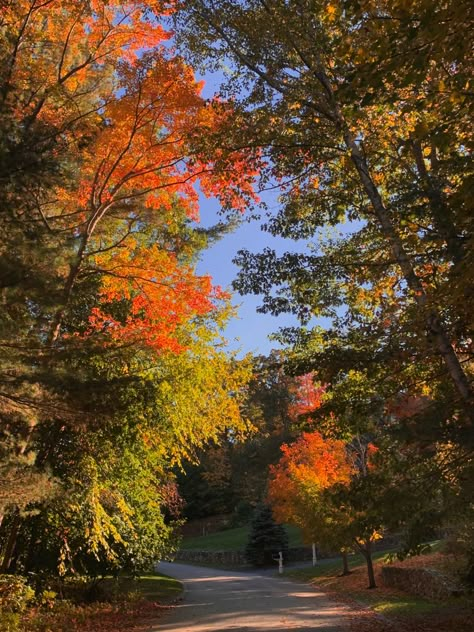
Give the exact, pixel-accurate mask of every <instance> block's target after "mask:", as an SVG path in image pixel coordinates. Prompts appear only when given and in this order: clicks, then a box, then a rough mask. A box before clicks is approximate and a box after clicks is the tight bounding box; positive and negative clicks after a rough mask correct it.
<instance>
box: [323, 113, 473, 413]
mask: <svg viewBox="0 0 474 632" xmlns="http://www.w3.org/2000/svg"><path fill="white" fill-rule="evenodd" d="M335 107H336V113H335V116H336V118H337V123H338V126H339V127H340V129H341V132H342V133H343V136H344V141H345V143H346V145H347V148H348V149H349V150H350V152H351V159H352V162H353V163H354V166H355V168H356V171H357V173H358V175H359V179H360V181H361V183H362V186H363V188H364V190H365V192H366V194H367V196H368V198H369V200H370V202H371V204H372V208H373V210H374V213H375V216H376V217H377V219H378V221H379V224H380V227H381V229H382V232H383V234H384V235H385V237H386V239H387V240H388V242H389V244H390V249H391V251H392V254H393V256H394V258H395V260H396V261H397V263H398V265H399V266H400V268H401V270H402V274H403V277H404V279H405V281H406V282H407V285H408V287H409V288H410V290H412V292H413V294H414V297H415V301H416V302H417V304H418V306H419V307H420V309H421V310H422V312H423V314H424V317H425V322H426V326H427V329H428V331H429V332H430V334H431V336H432V338H433V341H434V342H435V344H436V346H437V348H438V351H439V353H440V355H441V356H442V358H443V360H444V363H445V365H446V367H447V369H448V373H449V375H450V377H451V379H452V381H453V383H454V385H455V387H456V390H457V391H458V393H459V395H460V397H461V400H462V401H463V402H464V404H465V408H466V411H467V414H468V415H469V417H470V419H471V421H474V412H473V411H474V396H473V393H472V389H471V385H470V382H469V379H468V377H467V375H466V373H465V372H464V370H463V367H462V365H461V363H460V361H459V358H458V357H457V355H456V352H455V351H454V348H453V345H452V344H451V340H450V339H449V336H448V334H447V332H446V331H445V329H444V326H443V324H442V322H441V320H440V318H439V316H438V314H437V313H436V312H435V311H434V310H433V309H432V308H431V307H430V306H429V305H428V297H427V295H426V292H425V290H424V287H423V285H422V283H421V280H420V279H419V277H418V276H417V274H416V272H415V269H414V267H413V264H412V261H411V259H410V257H409V255H408V254H407V252H406V251H405V248H404V246H403V243H402V240H401V239H400V236H399V235H398V234H397V232H396V230H395V227H394V226H393V224H392V221H391V218H390V213H389V211H388V210H387V209H386V207H385V205H384V203H383V200H382V197H381V195H380V193H379V191H378V189H377V186H376V185H375V183H374V181H373V179H372V177H371V174H370V169H369V166H368V164H367V160H366V158H365V156H364V154H363V153H362V151H361V149H360V147H359V145H358V144H357V141H356V138H355V136H354V134H353V133H352V132H351V131H350V130H349V127H348V125H347V123H346V122H345V120H344V118H343V117H342V114H341V113H340V111H339V109H338V108H337V106H335Z"/></svg>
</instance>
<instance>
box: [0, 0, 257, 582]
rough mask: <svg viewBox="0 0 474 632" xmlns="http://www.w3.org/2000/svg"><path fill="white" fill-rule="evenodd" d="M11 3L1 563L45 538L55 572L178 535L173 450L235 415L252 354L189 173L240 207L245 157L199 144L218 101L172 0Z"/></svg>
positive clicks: (5, 108)
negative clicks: (201, 272)
mask: <svg viewBox="0 0 474 632" xmlns="http://www.w3.org/2000/svg"><path fill="white" fill-rule="evenodd" d="M1 4H2V14H1V18H0V39H1V51H0V56H1V60H0V61H1V63H0V67H1V71H0V112H1V117H0V121H1V122H0V125H1V132H2V134H1V137H2V140H1V143H0V162H1V166H2V173H1V181H0V200H1V206H2V213H1V216H0V230H1V234H2V239H1V246H0V283H1V287H2V304H3V306H4V310H2V315H1V317H0V318H1V320H0V344H1V346H2V349H3V350H4V351H3V352H2V359H1V360H0V368H1V372H2V377H1V380H2V389H1V393H0V410H1V413H2V420H1V427H0V431H1V435H2V437H1V438H2V442H3V447H2V452H1V455H2V468H1V471H2V473H5V476H6V479H7V481H8V480H11V479H12V472H13V473H15V472H16V473H17V474H19V476H18V477H17V478H18V481H17V484H16V486H15V489H12V490H10V493H9V495H8V496H7V497H5V495H2V499H5V502H4V506H5V509H6V510H7V512H8V516H7V517H6V519H5V522H4V523H3V526H2V532H1V533H0V538H1V541H2V545H3V562H2V565H3V568H4V569H8V568H10V569H12V568H14V566H15V564H16V563H17V562H18V560H21V563H23V564H26V565H28V564H30V562H27V561H25V560H28V559H29V558H28V555H29V553H31V551H32V550H34V548H35V547H36V546H39V544H38V542H39V541H40V543H41V546H43V547H44V549H45V550H47V549H48V544H51V551H54V552H55V553H54V555H53V558H54V563H55V564H56V566H57V564H58V563H60V568H61V569H62V570H64V569H66V568H67V569H69V570H70V569H71V568H74V566H75V565H77V564H78V561H77V560H78V556H79V557H81V556H83V558H88V559H90V558H91V557H92V558H95V559H97V560H101V561H104V560H107V561H108V562H111V561H113V560H114V559H116V560H122V562H123V561H124V559H125V557H127V555H128V557H129V558H130V556H131V557H135V558H136V559H139V558H140V556H141V555H142V553H143V552H144V551H145V548H146V547H147V546H148V548H149V555H153V551H155V553H156V550H155V549H153V547H152V546H151V539H152V534H153V533H154V532H155V533H156V532H159V533H161V534H162V537H161V536H158V537H157V546H162V545H166V544H165V543H166V542H167V541H169V537H168V536H169V535H170V534H171V529H169V528H168V527H167V525H166V524H165V515H166V511H167V509H166V503H167V492H166V493H165V492H164V491H161V490H169V489H171V488H170V487H169V486H170V485H172V482H173V480H172V475H171V474H170V473H169V469H170V468H171V467H172V465H173V464H174V463H176V462H179V460H180V459H182V458H183V457H184V455H188V454H189V453H190V452H192V451H193V450H195V449H197V448H198V447H200V446H202V445H203V444H204V443H205V442H206V441H207V440H208V439H211V438H217V436H218V435H219V433H220V431H221V429H222V427H223V426H224V425H226V426H233V425H234V426H235V427H236V431H238V429H239V428H243V423H242V421H241V418H240V413H239V401H240V392H241V389H242V387H243V384H244V383H245V380H246V369H245V368H244V365H243V364H240V365H239V366H237V365H236V364H235V363H234V362H233V361H232V360H229V359H228V358H227V357H226V356H225V354H224V353H223V352H222V351H220V350H219V349H218V345H219V344H220V342H219V340H220V339H219V335H218V332H219V330H220V328H221V325H222V323H223V322H224V321H225V319H226V318H227V316H228V314H229V308H228V306H227V304H226V301H227V295H226V294H225V293H224V292H222V290H220V289H219V288H217V287H213V285H212V281H211V279H210V278H209V277H207V276H198V275H197V274H196V272H195V264H196V261H197V258H198V256H199V252H200V251H201V250H202V249H203V248H204V247H206V243H207V234H206V231H202V230H201V231H198V230H196V228H195V223H196V221H197V220H198V215H199V212H198V205H197V197H198V194H197V191H196V188H195V187H196V186H197V183H198V181H199V182H200V186H201V189H202V190H203V191H204V192H205V193H206V194H209V195H210V194H214V193H217V192H219V191H220V192H222V201H223V204H227V205H231V204H232V205H233V206H234V207H235V208H236V209H237V208H239V206H241V205H242V204H243V203H244V200H245V199H246V197H249V196H250V197H251V196H252V195H253V191H252V179H253V172H252V167H251V165H250V163H246V164H244V163H243V162H242V161H239V156H238V152H236V162H235V164H234V168H233V169H232V170H230V169H227V170H225V169H224V168H223V167H222V168H221V166H220V165H219V160H218V153H216V155H215V156H214V159H213V158H212V157H211V156H210V155H206V156H201V155H199V154H198V153H197V152H196V151H195V150H194V149H193V148H192V139H193V137H194V136H196V135H199V134H200V133H204V132H205V130H208V129H212V128H213V127H214V126H215V125H218V124H219V117H218V116H216V115H215V112H214V111H213V110H212V108H210V107H208V106H207V104H206V103H205V101H204V100H203V99H202V98H201V96H200V91H201V87H202V86H201V84H200V83H199V82H197V81H196V80H195V78H194V74H193V72H192V70H191V69H190V68H189V66H188V65H186V63H185V62H184V61H183V60H182V59H181V58H180V57H179V56H177V55H176V54H175V53H174V51H173V50H172V49H171V48H170V46H169V42H168V40H169V34H168V33H167V32H166V31H165V30H164V28H163V26H162V20H161V17H160V16H162V13H160V12H166V11H167V9H166V6H165V4H166V3H160V2H157V3H154V4H153V11H152V10H151V7H150V5H149V3H144V2H139V1H137V2H130V3H127V4H126V5H123V4H122V3H120V2H116V1H115V0H110V1H106V0H97V1H96V0H94V1H93V2H88V1H87V2H86V1H84V2H82V1H81V2H72V1H69V0H47V1H46V2H44V1H39V0H22V1H21V2H9V1H6V2H2V3H1ZM247 168H248V170H247ZM211 232H212V234H214V233H215V232H216V230H213V231H211ZM217 232H218V231H217ZM217 376H218V379H217ZM112 437H113V438H114V441H115V443H116V446H114V448H112V444H111V438H112ZM120 464H123V465H124V470H121V469H120ZM125 464H126V467H125ZM28 468H30V469H29V471H26V470H28ZM52 482H54V484H55V487H54V489H53V486H52V484H51V483H52ZM21 488H22V489H21ZM62 490H66V491H67V492H68V493H66V494H64V493H61V494H60V495H59V496H54V494H53V492H56V493H57V492H59V491H62ZM168 495H169V494H168ZM46 496H50V497H51V496H53V497H52V498H50V502H49V503H43V500H44V499H45V497H46ZM35 502H36V505H34V503H35ZM32 503H33V504H32ZM26 505H30V508H32V509H34V513H35V514H36V515H35V516H32V515H31V514H30V513H28V512H27V513H24V512H23V510H24V509H25V506H26ZM38 512H39V514H38ZM81 512H82V513H81ZM68 522H70V525H71V530H70V531H68V527H67V523H68ZM33 523H34V526H33ZM28 534H29V535H28ZM53 542H54V544H53ZM137 542H142V545H141V546H142V547H144V548H142V549H141V552H140V554H138V553H137V551H135V553H137V554H136V555H135V553H134V554H133V555H132V552H133V551H134V550H135V549H134V546H135V545H136V543H137ZM121 547H122V549H121ZM120 549H121V553H120ZM126 551H128V552H129V554H126V553H125V552H126ZM81 559H82V558H81Z"/></svg>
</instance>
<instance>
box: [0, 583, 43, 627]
mask: <svg viewBox="0 0 474 632" xmlns="http://www.w3.org/2000/svg"><path fill="white" fill-rule="evenodd" d="M34 596H35V592H34V590H33V589H32V588H30V586H28V584H27V583H26V579H25V578H24V577H19V576H17V575H0V612H1V613H7V612H10V613H18V612H23V611H24V610H25V608H26V606H27V605H28V602H30V601H31V600H32V599H33V597H34ZM2 629H3V628H2Z"/></svg>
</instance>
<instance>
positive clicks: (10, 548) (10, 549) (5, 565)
mask: <svg viewBox="0 0 474 632" xmlns="http://www.w3.org/2000/svg"><path fill="white" fill-rule="evenodd" d="M20 524H21V518H20V512H19V511H17V512H16V514H15V515H14V516H13V520H12V523H11V525H10V533H9V534H8V539H7V543H6V545H5V550H4V553H3V559H2V563H1V564H0V572H1V573H7V572H8V569H9V568H10V564H11V561H12V557H13V553H14V551H15V546H16V539H17V537H18V532H19V530H20Z"/></svg>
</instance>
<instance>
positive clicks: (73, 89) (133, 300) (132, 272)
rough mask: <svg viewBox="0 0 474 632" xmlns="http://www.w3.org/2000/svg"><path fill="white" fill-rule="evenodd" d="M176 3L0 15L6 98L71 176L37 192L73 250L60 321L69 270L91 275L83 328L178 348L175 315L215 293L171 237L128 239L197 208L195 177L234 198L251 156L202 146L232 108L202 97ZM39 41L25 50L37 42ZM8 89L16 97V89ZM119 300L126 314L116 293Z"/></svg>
mask: <svg viewBox="0 0 474 632" xmlns="http://www.w3.org/2000/svg"><path fill="white" fill-rule="evenodd" d="M170 7H171V3H169V2H164V3H161V2H155V3H153V4H152V5H151V4H150V3H148V2H140V1H138V0H130V1H128V2H125V3H123V2H119V1H118V0H91V1H85V0H79V1H77V0H74V1H73V0H41V1H39V0H20V2H17V3H10V4H9V5H7V7H6V9H5V10H4V14H3V15H2V23H3V25H4V26H6V27H7V28H8V30H9V32H10V33H11V34H12V38H13V39H14V38H16V44H15V45H14V46H13V55H12V58H11V64H10V68H9V69H8V75H9V76H8V77H7V82H6V84H7V86H8V90H7V91H6V93H5V99H6V101H7V102H8V101H9V100H10V102H11V107H12V108H16V115H17V117H18V119H19V120H22V121H23V122H24V124H27V125H33V124H35V123H37V124H42V125H47V126H48V129H49V130H50V131H49V132H48V133H50V134H51V135H52V137H54V138H55V142H56V146H57V148H56V154H57V156H62V157H63V159H64V163H67V165H68V166H67V170H68V171H69V172H70V173H72V172H73V173H74V175H73V177H68V178H63V179H62V182H60V183H58V185H57V186H56V187H55V190H54V192H53V195H52V196H51V199H49V200H44V201H42V202H41V205H42V208H41V213H42V218H43V219H44V221H45V222H47V223H48V227H50V228H51V230H52V231H58V232H60V233H63V234H65V235H66V234H67V235H69V240H70V242H74V246H73V250H74V251H75V253H76V254H75V256H72V257H71V263H70V269H69V272H68V274H66V275H65V279H64V288H65V289H64V302H63V305H61V307H60V308H59V309H58V311H57V313H56V315H55V317H54V319H53V322H52V325H51V335H50V339H51V341H52V342H54V341H55V340H56V339H57V337H58V336H59V335H61V325H62V322H63V320H64V316H65V313H66V311H67V306H68V303H69V301H70V300H71V298H72V296H73V294H74V291H75V288H76V286H77V283H78V281H79V280H80V279H81V278H84V277H85V276H88V275H90V274H95V275H100V284H99V285H100V289H99V293H98V297H97V298H98V302H99V304H97V305H95V306H94V307H93V308H92V309H91V312H90V318H89V321H90V330H89V334H91V333H94V332H97V331H101V332H104V331H106V332H107V334H108V336H109V337H110V338H111V339H113V340H115V339H118V338H121V339H125V340H126V341H129V340H130V339H132V340H134V341H137V340H139V341H140V342H141V343H143V344H146V345H148V346H150V347H152V348H153V349H154V350H163V349H167V350H173V351H179V350H180V349H181V348H182V343H181V342H180V341H179V334H178V332H179V329H180V327H181V326H182V325H183V324H184V323H186V322H189V321H192V320H193V319H194V318H196V317H199V316H203V315H205V314H208V313H210V312H212V311H213V310H215V309H216V305H217V303H218V301H219V299H221V298H223V294H222V293H221V292H220V290H219V289H217V288H213V286H212V283H211V280H210V278H209V277H207V276H203V277H199V276H196V275H195V273H194V269H193V261H192V257H191V258H190V257H189V253H188V254H186V256H183V255H182V253H181V252H179V247H178V246H176V243H177V242H176V241H175V243H174V244H173V246H172V247H171V248H170V249H168V248H167V247H166V244H165V245H163V244H161V243H153V240H151V241H150V240H149V241H148V242H147V241H146V240H143V239H136V235H137V234H138V233H146V232H147V231H148V233H150V234H151V233H152V232H153V230H155V231H160V226H161V227H162V229H163V230H166V227H167V226H169V225H171V224H173V225H174V226H175V231H177V232H178V233H179V231H183V230H185V227H186V226H187V225H188V223H189V221H190V220H191V221H196V220H198V218H199V207H198V194H197V190H196V186H198V185H199V183H201V189H202V190H203V191H204V192H205V193H206V194H208V195H217V196H218V197H220V198H221V199H222V200H223V201H224V202H225V203H226V204H228V205H229V204H230V205H232V206H234V208H239V209H242V208H243V207H244V206H245V204H246V201H247V200H248V198H249V197H254V192H253V177H254V174H255V169H254V168H253V167H251V166H250V165H249V164H248V163H246V162H245V161H244V160H243V159H242V157H241V156H240V155H239V154H238V152H234V153H232V152H231V153H230V155H229V154H228V155H226V156H225V159H224V158H223V155H222V152H219V151H217V150H212V151H210V152H206V154H205V155H204V153H200V152H199V149H197V148H196V146H197V145H196V143H195V140H196V138H198V137H199V135H200V134H201V135H205V134H206V131H207V130H213V129H215V128H216V127H218V126H219V125H220V124H221V122H222V120H223V117H225V116H227V114H226V112H228V108H226V107H223V108H219V107H212V106H210V105H209V104H207V103H206V102H205V101H204V99H202V97H201V95H200V93H201V89H202V83H201V82H198V81H196V79H195V77H194V73H193V71H192V69H191V68H189V67H188V66H187V65H186V64H185V63H184V62H183V60H182V59H181V58H179V57H178V56H176V55H175V54H174V53H173V51H172V49H171V48H170V46H169V45H168V43H167V40H168V39H169V37H170V35H169V33H167V32H166V31H165V29H164V28H163V25H162V24H161V23H160V15H159V13H160V14H161V15H162V14H163V13H166V12H168V11H169V10H170ZM33 50H34V54H32V51H33ZM15 94H19V95H22V98H21V99H18V98H17V97H15V98H12V97H13V96H14V95H15ZM120 301H122V303H123V302H126V303H127V306H128V307H127V310H126V313H121V314H120V317H119V316H118V315H117V314H116V311H117V310H116V309H114V306H116V305H117V303H119V302H120Z"/></svg>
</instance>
